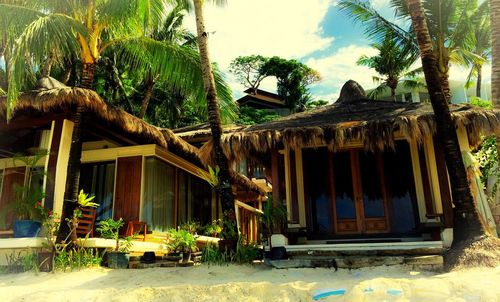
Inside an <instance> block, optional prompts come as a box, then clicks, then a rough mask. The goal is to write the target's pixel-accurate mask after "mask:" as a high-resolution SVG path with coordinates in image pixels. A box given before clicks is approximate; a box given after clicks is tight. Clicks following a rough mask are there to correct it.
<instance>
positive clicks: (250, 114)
mask: <svg viewBox="0 0 500 302" xmlns="http://www.w3.org/2000/svg"><path fill="white" fill-rule="evenodd" d="M279 117H280V116H279V115H278V114H276V113H274V112H269V111H267V110H265V109H255V108H251V107H248V106H241V107H240V114H239V117H238V119H237V120H236V123H237V124H241V125H254V124H262V123H266V122H270V121H272V120H275V119H277V118H279Z"/></svg>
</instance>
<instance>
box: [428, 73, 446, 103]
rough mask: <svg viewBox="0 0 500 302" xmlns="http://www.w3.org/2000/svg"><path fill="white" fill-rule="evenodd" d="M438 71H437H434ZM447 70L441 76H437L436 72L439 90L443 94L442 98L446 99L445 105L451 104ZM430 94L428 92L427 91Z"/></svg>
mask: <svg viewBox="0 0 500 302" xmlns="http://www.w3.org/2000/svg"><path fill="white" fill-rule="evenodd" d="M436 70H437V71H438V69H436ZM448 72H449V69H448V70H447V71H446V72H443V73H441V74H439V71H438V74H439V81H440V84H441V88H442V90H443V94H444V97H445V99H446V102H447V103H451V89H450V81H449V79H448V78H449V74H448ZM429 93H430V91H429Z"/></svg>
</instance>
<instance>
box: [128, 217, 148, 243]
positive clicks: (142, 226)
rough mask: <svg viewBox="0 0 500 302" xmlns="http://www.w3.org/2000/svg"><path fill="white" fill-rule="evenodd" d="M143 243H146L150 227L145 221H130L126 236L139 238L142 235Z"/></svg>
mask: <svg viewBox="0 0 500 302" xmlns="http://www.w3.org/2000/svg"><path fill="white" fill-rule="evenodd" d="M141 233H142V235H143V236H142V241H146V234H147V233H148V225H147V224H146V223H145V222H144V221H129V223H128V225H127V232H125V236H127V237H128V236H133V237H134V238H137V235H141Z"/></svg>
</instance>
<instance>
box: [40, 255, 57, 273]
mask: <svg viewBox="0 0 500 302" xmlns="http://www.w3.org/2000/svg"><path fill="white" fill-rule="evenodd" d="M53 260H54V252H38V253H37V264H38V268H39V270H40V271H41V272H47V273H48V272H51V271H52V269H53V267H52V264H53Z"/></svg>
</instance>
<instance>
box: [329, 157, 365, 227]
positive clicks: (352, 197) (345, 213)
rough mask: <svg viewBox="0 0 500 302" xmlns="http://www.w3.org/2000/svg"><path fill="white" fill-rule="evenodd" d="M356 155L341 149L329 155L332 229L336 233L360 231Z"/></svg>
mask: <svg viewBox="0 0 500 302" xmlns="http://www.w3.org/2000/svg"><path fill="white" fill-rule="evenodd" d="M356 155H357V154H356V153H355V152H354V151H342V152H336V153H333V154H332V156H331V163H330V165H331V167H330V170H331V171H332V172H333V173H332V174H333V175H331V177H332V178H333V186H332V197H333V198H332V199H333V203H334V230H335V233H338V234H349V233H359V232H360V231H361V228H360V217H359V216H360V215H359V201H358V200H357V199H358V194H357V191H356V190H355V189H356V185H355V183H356V182H357V171H356V163H355V162H356Z"/></svg>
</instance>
